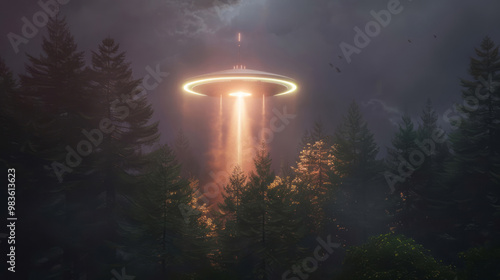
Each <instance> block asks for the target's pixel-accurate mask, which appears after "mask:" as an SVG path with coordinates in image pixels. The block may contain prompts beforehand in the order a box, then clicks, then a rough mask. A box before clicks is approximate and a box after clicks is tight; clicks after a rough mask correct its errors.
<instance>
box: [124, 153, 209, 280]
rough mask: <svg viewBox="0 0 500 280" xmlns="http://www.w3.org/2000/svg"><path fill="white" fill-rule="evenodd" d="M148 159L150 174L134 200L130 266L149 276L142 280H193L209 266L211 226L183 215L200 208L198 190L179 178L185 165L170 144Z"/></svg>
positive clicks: (196, 218)
mask: <svg viewBox="0 0 500 280" xmlns="http://www.w3.org/2000/svg"><path fill="white" fill-rule="evenodd" d="M148 157H149V158H150V159H151V161H150V163H149V164H148V165H147V166H146V167H145V170H147V173H146V174H144V175H145V178H144V181H142V182H140V183H139V184H140V187H141V188H140V189H137V190H136V193H135V195H134V197H135V199H134V201H136V203H135V204H134V205H133V214H134V215H133V216H134V221H133V223H132V224H133V230H131V231H130V233H131V234H129V235H131V236H135V237H134V238H133V239H132V240H129V242H130V243H132V244H135V246H131V247H129V248H128V252H129V253H132V260H131V261H132V262H133V263H135V265H134V266H136V268H137V269H138V270H141V271H144V272H145V274H144V275H142V276H143V277H148V278H151V279H152V278H159V277H174V278H175V279H191V278H189V277H193V275H195V274H194V272H196V271H198V270H200V269H201V268H202V267H207V266H208V265H209V263H208V260H207V254H208V251H207V250H204V248H209V247H208V246H207V240H206V239H207V238H208V230H207V228H206V225H205V224H203V223H201V222H200V220H199V219H198V217H197V216H196V215H192V216H190V217H187V220H186V217H185V216H184V215H183V212H182V211H180V209H184V208H186V207H189V208H191V209H194V207H196V205H194V204H193V202H194V199H193V194H194V191H193V188H194V187H193V186H190V184H189V183H188V181H187V180H185V179H183V178H182V177H181V176H180V169H181V168H180V165H179V164H178V163H177V160H176V158H175V155H174V153H173V151H172V150H171V149H170V148H169V147H168V146H167V145H165V146H162V147H161V148H160V149H158V150H156V151H154V152H153V153H151V154H150V155H148Z"/></svg>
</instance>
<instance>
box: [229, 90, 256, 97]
mask: <svg viewBox="0 0 500 280" xmlns="http://www.w3.org/2000/svg"><path fill="white" fill-rule="evenodd" d="M250 95H252V94H251V93H248V92H242V91H238V92H232V93H230V94H229V96H235V97H246V96H250Z"/></svg>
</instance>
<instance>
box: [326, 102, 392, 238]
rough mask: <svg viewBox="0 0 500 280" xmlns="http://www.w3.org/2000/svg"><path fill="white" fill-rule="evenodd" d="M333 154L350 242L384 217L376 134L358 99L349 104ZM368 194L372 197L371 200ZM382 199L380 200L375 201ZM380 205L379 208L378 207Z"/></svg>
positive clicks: (335, 139) (366, 232)
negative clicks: (365, 117) (369, 126)
mask: <svg viewBox="0 0 500 280" xmlns="http://www.w3.org/2000/svg"><path fill="white" fill-rule="evenodd" d="M333 142H334V144H333V147H332V149H333V150H332V154H333V159H334V170H335V172H336V173H337V174H338V175H339V176H340V178H341V182H340V184H341V185H340V191H339V193H338V196H340V198H339V199H340V200H341V201H342V202H343V204H344V205H343V206H338V207H339V208H340V209H339V211H341V213H342V216H341V217H338V218H339V220H341V221H342V222H341V223H342V224H344V225H346V227H347V228H348V230H349V237H347V236H346V237H345V238H343V239H346V240H347V239H349V238H350V239H351V240H350V242H354V243H358V242H361V241H362V240H365V239H366V238H367V237H368V232H369V231H372V232H373V231H375V232H376V231H377V230H376V229H371V227H372V226H373V224H376V221H377V220H380V219H382V217H385V215H382V214H380V212H382V213H383V209H382V208H381V207H383V203H382V202H383V198H381V197H380V194H381V193H384V192H383V190H384V187H382V186H383V184H381V182H380V178H379V177H380V176H377V175H378V173H379V172H380V163H379V162H378V161H377V160H376V155H377V153H378V147H377V145H376V143H375V141H374V139H373V134H372V133H371V132H370V130H369V129H368V125H367V123H366V122H365V121H364V120H363V117H362V115H361V112H360V111H359V107H358V105H357V104H356V102H352V103H351V105H350V106H349V109H348V112H347V115H346V116H345V117H344V121H343V123H342V124H341V125H340V126H339V127H338V128H337V130H336V132H335V134H334V138H333ZM367 197H371V198H372V199H371V200H370V201H371V203H370V204H369V203H368V200H367ZM377 200H380V201H379V203H376V202H373V201H377ZM377 207H378V208H377Z"/></svg>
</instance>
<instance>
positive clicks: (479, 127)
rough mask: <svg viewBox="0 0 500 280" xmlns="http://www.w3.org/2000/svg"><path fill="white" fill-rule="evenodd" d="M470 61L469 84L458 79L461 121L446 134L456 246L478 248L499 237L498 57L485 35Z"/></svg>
mask: <svg viewBox="0 0 500 280" xmlns="http://www.w3.org/2000/svg"><path fill="white" fill-rule="evenodd" d="M475 52H476V57H475V58H471V60H470V66H469V74H470V75H471V80H466V79H462V80H461V84H462V87H463V91H462V98H463V100H464V103H463V104H462V105H459V106H458V110H459V112H460V113H461V115H462V116H463V117H464V118H462V119H461V123H459V124H458V125H457V126H458V129H456V130H455V131H454V132H453V133H451V135H450V141H451V144H452V150H453V153H454V156H453V159H452V161H451V163H450V164H449V165H448V167H447V170H448V173H449V175H450V177H451V179H450V182H449V184H450V186H451V187H452V188H453V190H452V198H453V202H454V207H453V208H452V209H451V211H452V212H453V213H454V217H455V219H454V222H455V227H456V230H455V232H454V233H453V234H452V235H453V236H455V237H456V238H457V239H458V241H459V244H458V245H459V246H460V247H461V248H464V247H466V246H473V245H481V244H483V243H485V242H486V241H488V240H495V239H498V237H499V236H500V220H499V217H500V215H499V213H500V210H499V209H500V188H499V186H500V179H499V178H500V122H499V121H498V120H499V119H500V87H499V86H498V84H499V82H500V57H499V55H498V46H495V44H494V42H493V41H492V40H491V39H490V38H489V37H486V38H484V40H483V41H482V43H481V46H480V48H477V49H476V50H475Z"/></svg>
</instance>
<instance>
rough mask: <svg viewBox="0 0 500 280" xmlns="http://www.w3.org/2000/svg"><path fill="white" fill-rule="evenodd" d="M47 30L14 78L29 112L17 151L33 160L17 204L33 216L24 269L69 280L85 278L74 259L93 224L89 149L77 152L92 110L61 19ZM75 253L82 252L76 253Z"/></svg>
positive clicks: (77, 55)
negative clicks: (22, 145)
mask: <svg viewBox="0 0 500 280" xmlns="http://www.w3.org/2000/svg"><path fill="white" fill-rule="evenodd" d="M47 31H48V36H44V38H43V42H42V50H43V51H42V54H41V55H40V56H39V57H38V58H36V57H34V56H31V55H28V59H29V64H27V66H26V74H24V75H21V77H20V78H21V87H20V91H21V94H20V96H21V98H20V99H21V101H22V102H23V103H24V104H25V105H26V106H28V107H31V109H32V110H31V112H30V113H29V117H27V118H26V120H27V125H28V129H29V131H30V137H29V140H28V142H27V143H26V145H25V148H24V151H25V152H26V154H28V155H29V156H30V157H31V158H36V160H35V161H37V162H38V164H36V165H34V166H33V168H32V169H31V172H30V173H31V178H32V180H33V183H32V184H26V186H25V189H24V190H23V191H24V193H25V194H26V196H25V197H24V201H25V202H26V203H29V205H30V206H31V207H32V209H37V210H38V211H31V213H29V214H27V216H26V218H25V221H26V222H27V223H28V224H30V228H29V229H27V232H29V235H30V236H36V238H33V239H32V240H31V241H32V242H33V244H30V245H32V246H31V248H30V249H32V250H33V251H34V255H36V256H38V257H37V258H35V259H33V260H32V262H30V267H31V268H30V269H28V271H30V273H32V274H33V275H37V277H41V278H44V277H48V275H55V276H57V277H62V278H63V279H72V278H73V277H79V276H80V275H84V274H85V268H84V267H83V266H81V264H82V263H81V261H80V258H81V257H80V256H82V255H85V248H87V247H88V246H87V245H88V241H87V240H85V239H84V238H83V237H84V236H87V233H88V231H89V228H90V227H89V226H88V225H89V222H90V221H91V219H92V218H91V217H92V213H91V211H90V208H91V206H90V204H88V203H87V202H88V201H89V200H90V199H92V197H93V196H94V195H95V194H96V193H95V191H96V190H95V188H94V185H86V184H84V183H83V182H84V180H85V179H88V177H87V176H88V174H91V173H92V171H93V169H92V167H91V164H92V162H93V159H92V158H93V157H92V156H91V155H89V154H90V153H91V152H92V149H93V147H92V146H89V145H85V147H83V145H81V146H80V148H78V143H80V141H81V140H85V138H84V137H85V136H84V135H83V134H82V129H84V128H88V127H92V125H93V119H92V118H93V116H92V115H91V111H92V109H91V108H92V106H93V104H92V102H91V100H92V98H91V97H90V96H89V95H90V93H89V92H88V91H87V89H88V79H87V73H86V71H85V68H84V60H83V52H79V51H77V45H76V43H75V42H74V39H73V37H72V35H71V34H70V32H69V30H68V28H67V25H66V22H65V20H64V19H61V18H52V19H50V20H49V22H48V24H47ZM28 104H29V105H28ZM71 149H73V150H72V151H70V150H71ZM77 153H78V154H77ZM69 154H71V155H69ZM81 154H86V155H87V157H86V158H85V157H84V156H81ZM33 163H34V162H33ZM68 164H69V165H71V166H68ZM63 181H64V182H63ZM58 182H59V183H58ZM60 182H63V183H60ZM30 186H31V187H30ZM80 249H83V250H82V251H83V252H84V254H82V255H81V254H78V253H77V252H78V251H79V250H80ZM54 252H58V253H54ZM49 269H52V270H51V271H50V272H49V271H48V270H49Z"/></svg>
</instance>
